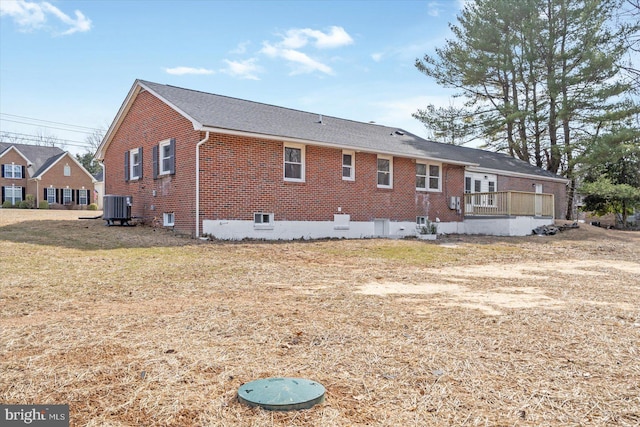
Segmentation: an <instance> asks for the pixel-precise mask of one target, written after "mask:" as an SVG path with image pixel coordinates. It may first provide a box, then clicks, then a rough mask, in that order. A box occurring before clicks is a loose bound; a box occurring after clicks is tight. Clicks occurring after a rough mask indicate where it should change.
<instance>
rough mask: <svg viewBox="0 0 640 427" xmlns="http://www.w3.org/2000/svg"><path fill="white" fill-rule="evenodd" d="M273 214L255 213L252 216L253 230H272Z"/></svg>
mask: <svg viewBox="0 0 640 427" xmlns="http://www.w3.org/2000/svg"><path fill="white" fill-rule="evenodd" d="M273 226H274V222H273V214H272V213H265V212H256V213H254V214H253V228H255V229H258V230H273Z"/></svg>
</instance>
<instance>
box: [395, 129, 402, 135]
mask: <svg viewBox="0 0 640 427" xmlns="http://www.w3.org/2000/svg"><path fill="white" fill-rule="evenodd" d="M396 135H404V132H402V131H401V130H397V131H396Z"/></svg>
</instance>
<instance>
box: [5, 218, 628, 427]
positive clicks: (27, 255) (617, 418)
mask: <svg viewBox="0 0 640 427" xmlns="http://www.w3.org/2000/svg"><path fill="white" fill-rule="evenodd" d="M83 214H84V215H91V214H93V213H87V212H77V211H37V210H35V211H31V210H7V209H4V210H2V209H0V272H1V273H0V275H1V278H2V279H1V280H0V401H1V402H3V403H16V404H18V403H20V404H27V403H32V404H35V403H37V404H53V403H59V404H61V403H68V404H69V405H70V412H71V425H72V426H180V427H188V426H272V425H276V426H279V425H287V426H430V425H433V426H451V425H456V426H461V425H468V426H475V425H482V426H484V425H489V426H604V425H607V426H638V425H640V233H637V232H636V233H632V232H620V231H613V230H604V229H600V228H596V227H592V226H588V225H583V226H582V227H581V228H580V229H577V230H569V231H566V232H564V233H561V234H559V235H556V236H548V237H538V236H531V237H524V238H495V237H468V236H448V237H445V238H442V239H440V240H438V241H436V242H423V241H416V240H377V239H370V240H348V241H347V240H328V241H313V242H284V243H283V242H278V243H265V242H236V243H220V242H203V241H194V240H191V239H187V238H181V237H176V236H174V235H173V234H171V233H170V232H167V231H164V230H160V229H152V228H146V227H141V226H138V227H105V226H104V222H103V221H101V220H78V216H79V215H83ZM266 377H304V378H310V379H313V380H316V381H318V382H320V383H321V384H323V385H324V386H325V388H326V390H327V395H326V401H325V402H324V403H322V404H319V405H316V406H315V407H313V408H312V409H310V410H303V411H293V412H269V411H264V410H261V409H256V408H249V407H247V406H244V405H242V404H240V403H239V402H238V401H237V399H236V393H237V390H238V388H239V387H240V386H241V385H242V384H243V383H245V382H248V381H252V380H255V379H259V378H266Z"/></svg>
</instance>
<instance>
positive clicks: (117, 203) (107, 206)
mask: <svg viewBox="0 0 640 427" xmlns="http://www.w3.org/2000/svg"><path fill="white" fill-rule="evenodd" d="M132 204H133V197H132V196H115V195H113V194H107V195H105V196H104V198H103V199H102V206H103V213H102V219H104V220H105V221H107V225H113V224H114V221H119V222H120V225H129V221H131V205H132Z"/></svg>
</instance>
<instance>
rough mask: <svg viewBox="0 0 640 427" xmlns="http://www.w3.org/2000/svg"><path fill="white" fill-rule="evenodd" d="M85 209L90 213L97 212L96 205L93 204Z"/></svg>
mask: <svg viewBox="0 0 640 427" xmlns="http://www.w3.org/2000/svg"><path fill="white" fill-rule="evenodd" d="M87 209H89V210H90V211H97V210H98V205H96V204H95V203H91V204H90V205H89V207H88V208H87Z"/></svg>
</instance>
